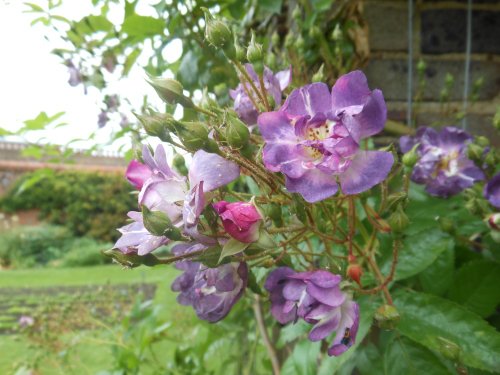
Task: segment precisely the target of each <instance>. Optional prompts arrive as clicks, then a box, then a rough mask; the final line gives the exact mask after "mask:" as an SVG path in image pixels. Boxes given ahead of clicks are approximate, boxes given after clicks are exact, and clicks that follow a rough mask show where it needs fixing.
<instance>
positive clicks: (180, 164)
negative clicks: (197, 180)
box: [172, 154, 188, 176]
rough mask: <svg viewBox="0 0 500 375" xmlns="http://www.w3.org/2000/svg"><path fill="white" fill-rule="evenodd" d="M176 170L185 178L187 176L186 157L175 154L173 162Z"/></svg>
mask: <svg viewBox="0 0 500 375" xmlns="http://www.w3.org/2000/svg"><path fill="white" fill-rule="evenodd" d="M172 164H173V165H174V168H175V169H176V170H177V172H179V173H180V174H181V175H183V176H187V174H188V169H187V167H186V161H185V160H184V156H182V155H181V154H175V155H174V160H173V161H172Z"/></svg>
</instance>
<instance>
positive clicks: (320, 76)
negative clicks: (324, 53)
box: [312, 64, 325, 82]
mask: <svg viewBox="0 0 500 375" xmlns="http://www.w3.org/2000/svg"><path fill="white" fill-rule="evenodd" d="M324 68H325V64H321V66H320V67H319V69H318V71H317V72H316V73H314V75H313V76H312V81H313V82H323V81H324V80H325V73H324V71H323V70H324Z"/></svg>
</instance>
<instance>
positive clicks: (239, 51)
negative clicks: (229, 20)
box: [234, 36, 247, 62]
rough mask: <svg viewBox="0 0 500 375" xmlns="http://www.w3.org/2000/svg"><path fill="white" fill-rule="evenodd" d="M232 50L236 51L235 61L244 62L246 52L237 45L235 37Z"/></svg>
mask: <svg viewBox="0 0 500 375" xmlns="http://www.w3.org/2000/svg"><path fill="white" fill-rule="evenodd" d="M234 49H235V51H236V60H238V61H240V62H244V61H245V59H246V57H247V52H246V51H245V48H244V47H242V46H241V45H240V43H238V39H237V38H236V36H235V38H234Z"/></svg>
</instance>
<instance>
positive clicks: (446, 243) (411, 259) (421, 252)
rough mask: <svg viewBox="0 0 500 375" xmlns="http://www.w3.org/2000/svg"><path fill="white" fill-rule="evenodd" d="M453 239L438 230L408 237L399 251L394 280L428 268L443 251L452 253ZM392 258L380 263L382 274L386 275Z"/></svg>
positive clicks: (387, 257) (405, 277) (388, 257)
mask: <svg viewBox="0 0 500 375" xmlns="http://www.w3.org/2000/svg"><path fill="white" fill-rule="evenodd" d="M452 249H453V238H452V237H450V236H449V235H448V234H446V233H444V232H442V231H440V230H439V229H432V230H427V231H423V232H420V233H417V234H415V235H412V236H408V237H406V238H405V240H404V245H403V248H402V249H400V250H399V260H398V264H397V268H396V273H395V276H394V280H403V279H407V278H408V277H411V276H414V275H417V274H418V273H420V272H422V271H423V270H425V269H426V268H427V267H429V266H430V265H431V264H432V263H434V261H435V260H436V259H437V257H438V256H439V255H440V254H441V253H442V252H443V251H452ZM391 261H392V256H391V255H390V254H389V255H388V256H386V257H385V259H384V261H383V263H382V267H381V268H382V272H383V273H385V274H388V273H389V271H390V268H391Z"/></svg>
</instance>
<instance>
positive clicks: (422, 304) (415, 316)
mask: <svg viewBox="0 0 500 375" xmlns="http://www.w3.org/2000/svg"><path fill="white" fill-rule="evenodd" d="M394 303H395V305H396V307H397V308H398V310H399V312H400V314H401V321H400V323H399V326H398V330H399V331H400V332H401V333H402V334H403V335H405V336H407V337H409V338H410V339H412V340H414V341H416V342H418V343H419V344H421V345H423V346H424V347H426V348H429V349H431V350H433V351H436V352H438V353H440V354H442V355H445V356H448V357H450V359H452V360H454V361H456V362H457V363H461V364H464V365H466V366H471V367H476V368H479V369H482V370H487V371H492V372H495V371H498V369H499V368H500V358H499V357H498V353H500V333H498V331H496V330H495V328H494V327H492V326H490V325H489V324H488V323H487V322H486V321H484V320H482V319H481V318H480V317H479V316H478V315H476V314H474V313H472V312H470V311H469V310H467V309H466V308H464V307H462V306H460V305H458V304H456V303H454V302H451V301H449V300H445V299H442V298H440V297H436V296H433V295H428V294H423V293H417V292H399V293H398V294H397V295H396V296H395V300H394Z"/></svg>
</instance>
